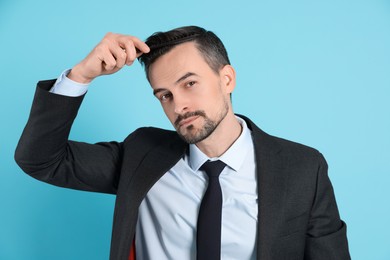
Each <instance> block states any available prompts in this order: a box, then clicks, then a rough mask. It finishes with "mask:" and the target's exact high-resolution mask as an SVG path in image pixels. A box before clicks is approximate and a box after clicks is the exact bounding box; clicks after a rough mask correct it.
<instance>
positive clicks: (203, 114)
mask: <svg viewBox="0 0 390 260" xmlns="http://www.w3.org/2000/svg"><path fill="white" fill-rule="evenodd" d="M192 116H202V117H206V113H205V112H204V111H203V110H197V111H194V112H187V113H185V114H183V115H178V117H177V118H176V120H175V126H178V125H179V124H180V122H181V121H182V120H184V119H187V118H189V117H192Z"/></svg>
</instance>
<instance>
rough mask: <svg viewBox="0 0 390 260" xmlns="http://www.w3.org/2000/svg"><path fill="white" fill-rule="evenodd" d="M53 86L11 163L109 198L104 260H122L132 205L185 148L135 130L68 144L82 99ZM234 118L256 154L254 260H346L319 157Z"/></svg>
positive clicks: (158, 132) (36, 107)
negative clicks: (111, 208) (115, 138)
mask: <svg viewBox="0 0 390 260" xmlns="http://www.w3.org/2000/svg"><path fill="white" fill-rule="evenodd" d="M53 83H54V81H41V82H39V83H38V87H37V90H36V94H35V97H34V102H33V105H32V109H31V113H30V117H29V120H28V123H27V125H26V127H25V129H24V131H23V134H22V136H21V139H20V141H19V144H18V147H17V149H16V152H15V159H16V161H17V163H18V164H19V166H20V167H21V168H22V169H23V170H24V171H25V172H26V173H28V174H29V175H31V176H32V177H34V178H36V179H39V180H41V181H44V182H47V183H51V184H54V185H57V186H62V187H67V188H72V189H79V190H86V191H95V192H104V193H111V194H116V203H115V212H114V221H113V231H112V242H111V253H110V259H122V260H124V259H127V258H128V256H129V250H130V248H131V245H132V241H133V238H134V231H135V226H136V221H137V215H138V207H139V205H140V203H141V202H142V200H143V198H144V197H145V195H146V194H147V192H148V190H149V189H150V188H151V187H152V186H153V185H154V184H155V183H156V182H157V181H158V180H159V178H160V177H161V176H162V175H163V174H164V173H166V172H167V171H168V170H169V169H170V168H171V167H172V166H173V165H175V163H176V162H177V161H178V160H179V159H180V158H182V156H183V154H184V153H185V152H186V149H187V147H188V145H187V144H186V143H185V142H183V141H182V140H181V139H180V138H179V136H178V135H177V133H176V132H174V131H167V130H162V129H157V128H140V129H138V130H136V131H135V132H133V133H131V134H130V135H129V136H128V137H127V138H126V139H125V140H124V141H123V142H104V143H97V144H87V143H81V142H74V141H69V140H68V136H69V132H70V129H71V126H72V123H73V120H74V119H75V117H76V115H77V111H78V109H79V106H80V104H81V102H82V99H83V96H82V97H65V96H60V95H55V94H51V93H49V92H48V91H47V90H48V89H50V88H51V87H52V85H53ZM241 117H242V118H244V120H246V122H247V124H248V127H249V128H250V129H251V130H252V136H253V140H254V147H255V154H256V168H257V176H258V178H257V179H258V196H259V201H258V202H259V203H258V205H259V206H258V207H259V209H258V212H259V213H258V214H259V215H258V230H257V259H261V260H266V259H288V260H293V259H316V260H320V259H324V260H331V259H337V260H343V259H350V256H349V252H348V244H347V238H346V226H345V223H344V222H343V221H341V220H340V217H339V213H338V209H337V205H336V201H335V197H334V192H333V188H332V185H331V183H330V180H329V178H328V175H327V164H326V161H325V160H324V158H323V156H322V155H321V154H320V153H319V152H318V151H316V150H314V149H312V148H309V147H306V146H303V145H301V144H297V143H293V142H290V141H287V140H284V139H280V138H277V137H273V136H270V135H268V134H266V133H265V132H263V131H262V130H260V129H259V128H258V127H257V126H256V125H255V124H254V123H253V122H251V121H250V120H249V119H248V118H246V117H244V116H241Z"/></svg>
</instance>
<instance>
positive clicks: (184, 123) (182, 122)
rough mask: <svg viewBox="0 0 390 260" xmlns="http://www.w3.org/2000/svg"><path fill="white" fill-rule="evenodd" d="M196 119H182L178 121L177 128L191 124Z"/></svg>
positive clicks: (195, 117)
mask: <svg viewBox="0 0 390 260" xmlns="http://www.w3.org/2000/svg"><path fill="white" fill-rule="evenodd" d="M198 117H199V116H190V117H188V118H186V119H182V120H180V122H179V124H178V126H179V127H182V126H184V125H188V124H190V123H192V122H193V121H194V120H196V119H197V118H198Z"/></svg>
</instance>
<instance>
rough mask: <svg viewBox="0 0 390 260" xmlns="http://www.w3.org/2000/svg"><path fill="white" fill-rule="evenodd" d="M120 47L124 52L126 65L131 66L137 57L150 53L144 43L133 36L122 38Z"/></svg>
mask: <svg viewBox="0 0 390 260" xmlns="http://www.w3.org/2000/svg"><path fill="white" fill-rule="evenodd" d="M120 45H121V47H122V48H123V49H124V50H125V52H126V65H131V64H132V63H133V62H134V60H135V59H137V58H138V57H139V56H141V55H142V54H144V53H148V52H149V51H150V49H149V46H148V45H146V43H144V42H143V41H141V40H140V39H138V38H137V37H134V36H123V37H122V38H121V39H120Z"/></svg>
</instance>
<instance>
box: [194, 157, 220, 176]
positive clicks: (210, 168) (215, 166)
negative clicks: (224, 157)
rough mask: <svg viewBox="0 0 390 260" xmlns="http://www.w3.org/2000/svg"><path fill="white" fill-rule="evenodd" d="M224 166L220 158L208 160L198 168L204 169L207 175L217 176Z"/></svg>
mask: <svg viewBox="0 0 390 260" xmlns="http://www.w3.org/2000/svg"><path fill="white" fill-rule="evenodd" d="M225 166H226V164H225V163H224V162H222V161H220V160H217V161H210V160H208V161H207V162H205V163H204V164H203V165H202V167H200V168H201V169H202V170H204V171H205V172H206V173H207V175H208V176H209V177H218V176H219V174H220V173H221V172H222V170H223V168H225Z"/></svg>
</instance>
